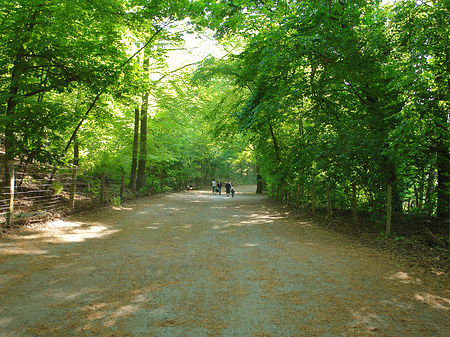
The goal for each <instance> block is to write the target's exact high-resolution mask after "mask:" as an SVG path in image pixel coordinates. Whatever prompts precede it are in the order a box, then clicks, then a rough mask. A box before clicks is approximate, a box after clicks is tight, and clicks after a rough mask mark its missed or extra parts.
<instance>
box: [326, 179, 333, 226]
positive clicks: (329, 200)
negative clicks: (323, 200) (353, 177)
mask: <svg viewBox="0 0 450 337" xmlns="http://www.w3.org/2000/svg"><path fill="white" fill-rule="evenodd" d="M327 201H328V203H327V205H328V208H327V215H328V218H329V219H331V216H332V215H333V209H332V207H331V198H330V184H328V183H327Z"/></svg>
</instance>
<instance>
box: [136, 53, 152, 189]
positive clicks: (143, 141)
mask: <svg viewBox="0 0 450 337" xmlns="http://www.w3.org/2000/svg"><path fill="white" fill-rule="evenodd" d="M149 62H150V60H149V58H148V57H146V58H145V59H144V65H143V67H144V77H145V79H147V80H148V76H149V74H148V70H149ZM149 91H150V88H146V92H145V93H144V97H143V99H142V108H141V134H140V140H139V165H138V171H137V177H136V189H140V188H141V187H143V186H144V185H145V181H146V180H147V175H146V172H145V168H146V164H147V115H148V99H149V96H150V92H149Z"/></svg>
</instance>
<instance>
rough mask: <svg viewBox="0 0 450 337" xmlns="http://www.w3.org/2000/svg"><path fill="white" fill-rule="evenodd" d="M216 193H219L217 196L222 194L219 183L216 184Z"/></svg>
mask: <svg viewBox="0 0 450 337" xmlns="http://www.w3.org/2000/svg"><path fill="white" fill-rule="evenodd" d="M217 192H219V195H221V194H222V183H221V182H220V181H219V182H218V183H217Z"/></svg>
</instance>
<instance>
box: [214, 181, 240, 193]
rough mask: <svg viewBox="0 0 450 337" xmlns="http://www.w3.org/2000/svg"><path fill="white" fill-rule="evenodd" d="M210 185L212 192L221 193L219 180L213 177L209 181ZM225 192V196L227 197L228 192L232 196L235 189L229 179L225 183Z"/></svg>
mask: <svg viewBox="0 0 450 337" xmlns="http://www.w3.org/2000/svg"><path fill="white" fill-rule="evenodd" d="M211 186H212V191H213V194H216V193H218V194H219V195H221V194H222V183H221V182H220V181H219V182H216V180H215V179H213V180H212V182H211ZM225 193H226V194H227V197H229V196H230V194H231V197H234V193H235V191H234V188H233V186H232V185H231V182H230V181H229V180H228V181H227V183H226V184H225Z"/></svg>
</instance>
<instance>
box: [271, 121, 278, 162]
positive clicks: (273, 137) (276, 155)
mask: <svg viewBox="0 0 450 337" xmlns="http://www.w3.org/2000/svg"><path fill="white" fill-rule="evenodd" d="M269 129H270V135H271V136H272V140H273V147H274V149H275V157H276V158H277V161H278V163H281V158H280V153H279V149H278V143H277V139H276V138H275V133H274V131H273V127H272V124H269Z"/></svg>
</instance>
